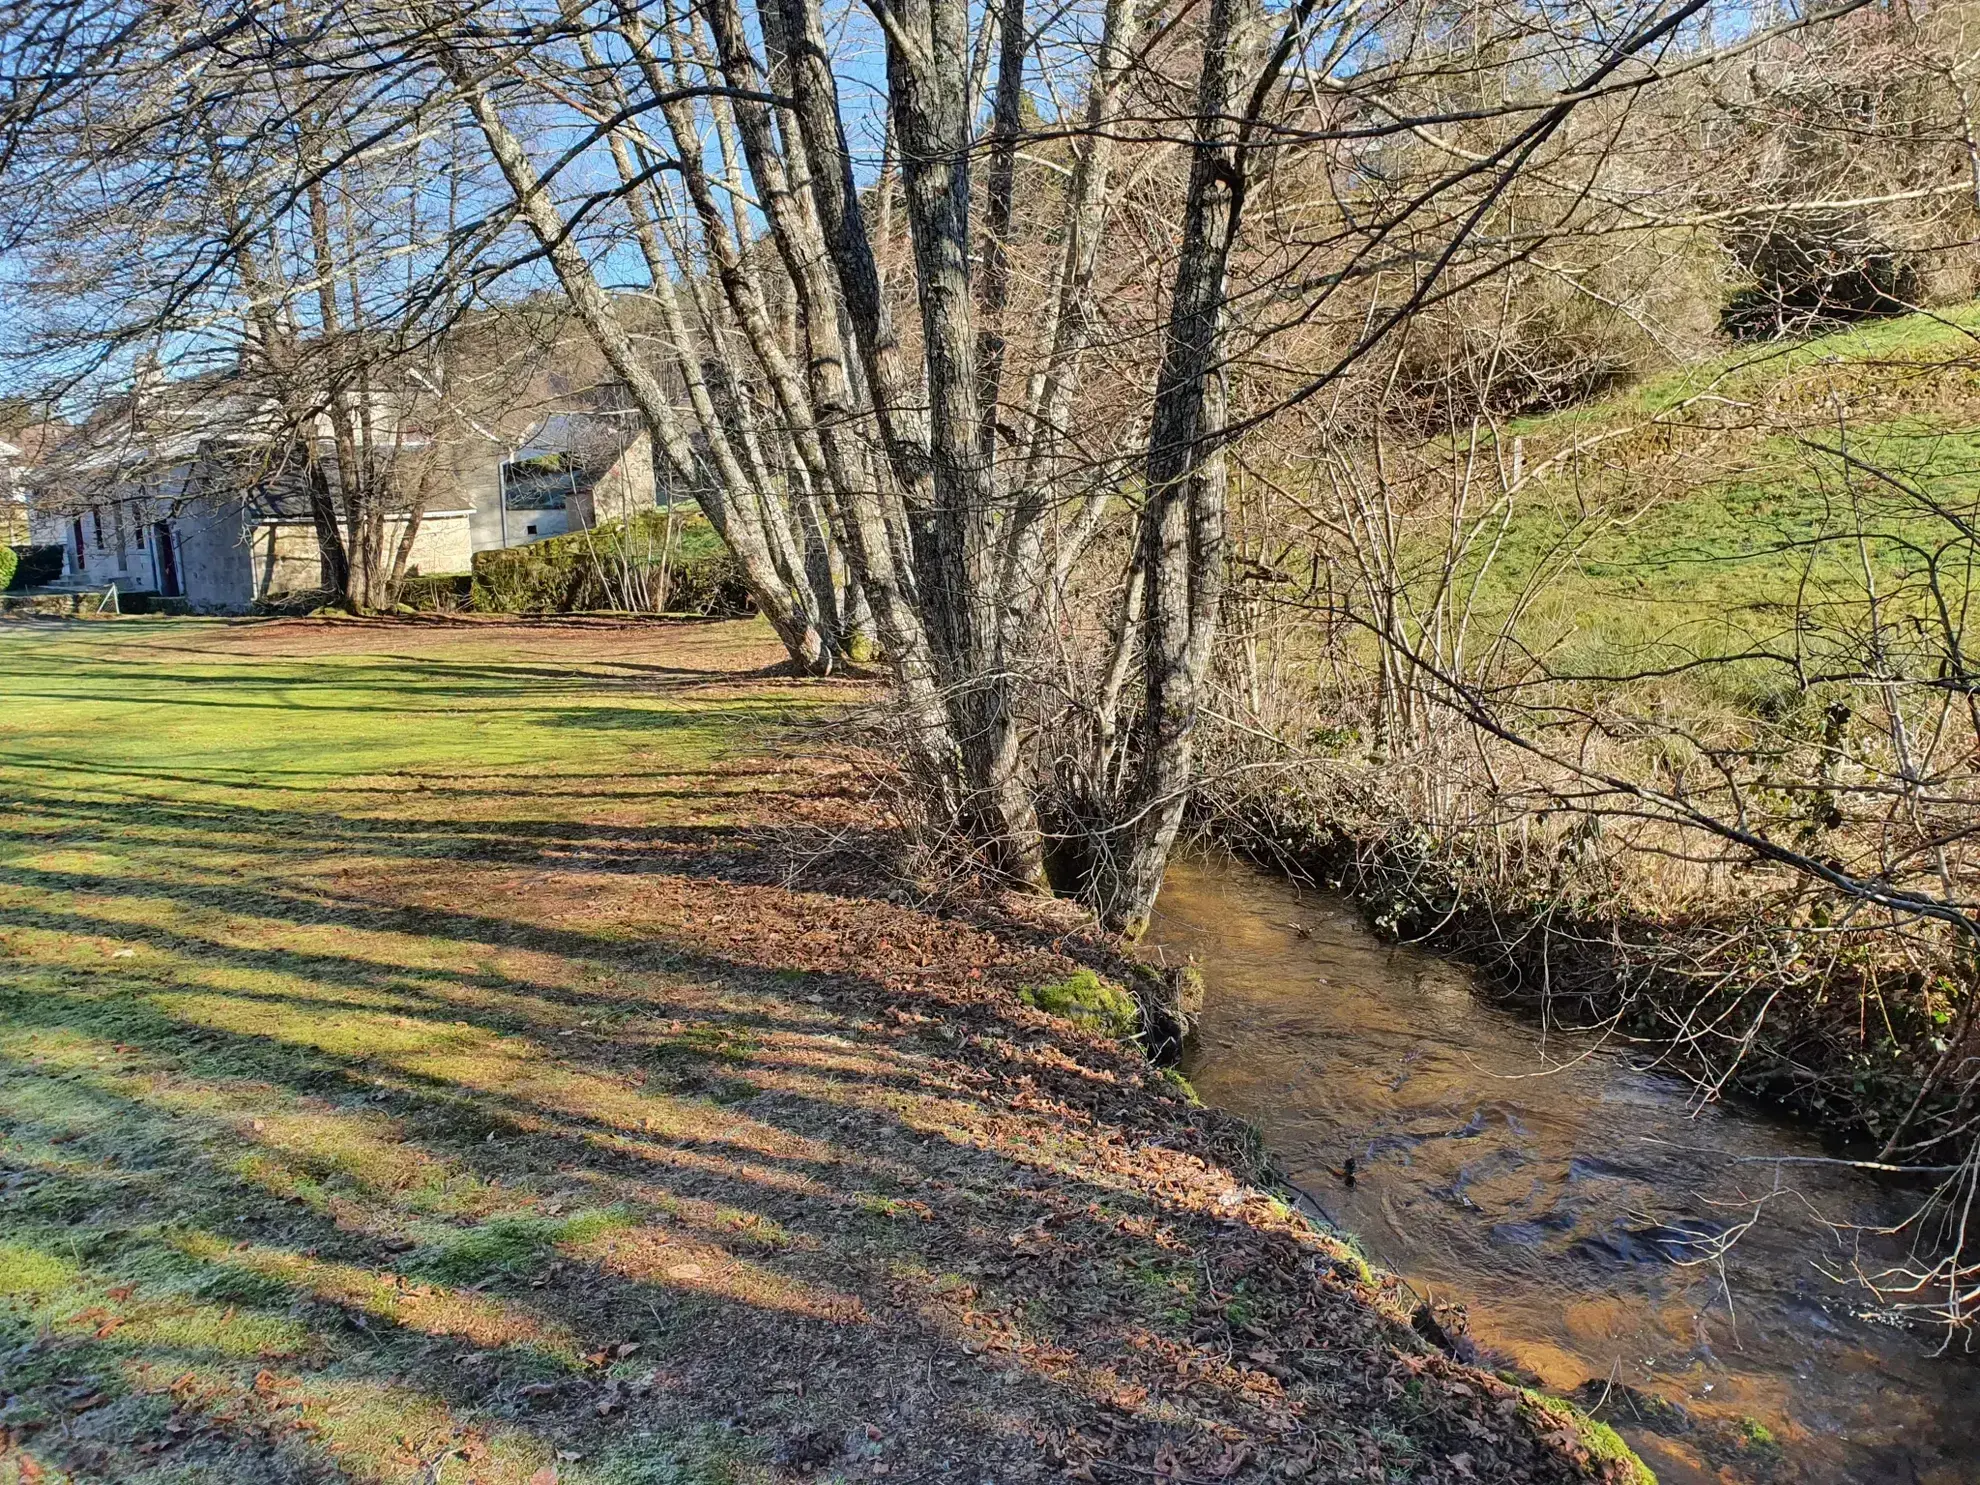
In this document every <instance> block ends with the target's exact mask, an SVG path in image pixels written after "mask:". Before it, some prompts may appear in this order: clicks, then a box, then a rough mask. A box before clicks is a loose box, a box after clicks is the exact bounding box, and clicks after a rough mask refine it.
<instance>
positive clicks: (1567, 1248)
mask: <svg viewBox="0 0 1980 1485" xmlns="http://www.w3.org/2000/svg"><path fill="white" fill-rule="evenodd" d="M1149 942H1150V944H1151V945H1152V946H1154V947H1156V948H1158V949H1159V950H1160V951H1161V952H1162V953H1163V954H1164V955H1166V957H1167V958H1168V959H1169V961H1170V962H1171V963H1179V962H1184V961H1193V962H1195V963H1196V964H1197V965H1198V966H1199V967H1200V968H1201V969H1202V971H1203V974H1204V979H1205V982H1206V986H1207V991H1208V996H1207V1002H1206V1005H1205V1008H1204V1014H1203V1021H1202V1025H1201V1027H1200V1029H1199V1032H1198V1035H1197V1037H1196V1039H1195V1042H1194V1043H1193V1046H1192V1051H1191V1054H1190V1056H1189V1058H1188V1059H1187V1060H1186V1063H1185V1068H1184V1070H1185V1071H1186V1072H1187V1073H1188V1074H1189V1076H1190V1078H1191V1079H1192V1080H1193V1081H1194V1083H1195V1084H1196V1088H1197V1091H1198V1092H1199V1093H1200V1094H1201V1095H1202V1096H1203V1098H1204V1099H1205V1100H1206V1101H1207V1102H1209V1103H1211V1104H1214V1105H1217V1106H1218V1107H1221V1108H1225V1109H1228V1110H1230V1111H1232V1112H1234V1113H1237V1114H1241V1115H1243V1116H1244V1117H1246V1118H1248V1119H1250V1120H1252V1121H1254V1122H1255V1123H1256V1124H1257V1125H1258V1126H1259V1128H1260V1129H1261V1131H1262V1133H1263V1135H1264V1138H1265V1142H1266V1144H1267V1145H1268V1146H1269V1147H1270V1149H1271V1150H1272V1151H1273V1153H1274V1154H1275V1155H1276V1156H1277V1158H1278V1160H1279V1161H1280V1163H1281V1164H1282V1165H1283V1166H1284V1167H1285V1169H1286V1171H1287V1173H1288V1174H1289V1175H1290V1176H1291V1178H1292V1179H1293V1181H1294V1182H1296V1183H1297V1184H1298V1185H1299V1187H1300V1188H1301V1189H1302V1190H1303V1191H1305V1192H1306V1193H1307V1194H1308V1196H1309V1198H1310V1199H1311V1200H1312V1201H1313V1202H1314V1204H1315V1205H1316V1206H1318V1207H1319V1208H1320V1210H1321V1212H1322V1214H1323V1215H1324V1216H1325V1217H1326V1218H1327V1219H1328V1220H1329V1221H1330V1222H1332V1223H1333V1224H1334V1225H1335V1226H1337V1227H1339V1228H1342V1229H1345V1230H1346V1231H1347V1232H1349V1233H1351V1234H1353V1235H1354V1236H1355V1237H1356V1238H1357V1239H1358V1240H1359V1241H1360V1243H1361V1244H1362V1246H1363V1247H1364V1249H1365V1250H1366V1251H1367V1252H1368V1254H1369V1256H1370V1258H1372V1259H1374V1260H1375V1261H1376V1262H1377V1263H1378V1264H1380V1265H1382V1266H1384V1267H1387V1268H1389V1269H1391V1270H1392V1271H1394V1272H1396V1273H1399V1274H1401V1275H1402V1276H1403V1277H1405V1278H1406V1279H1408V1280H1409V1281H1410V1283H1411V1284H1412V1285H1413V1286H1414V1287H1415V1288H1416V1289H1417V1290H1418V1291H1419V1292H1420V1293H1424V1294H1427V1295H1430V1296H1432V1297H1433V1298H1434V1299H1435V1300H1436V1301H1437V1302H1438V1303H1439V1304H1440V1305H1441V1304H1444V1303H1454V1304H1458V1305H1462V1306H1463V1307H1464V1309H1465V1311H1466V1312H1467V1314H1468V1319H1469V1326H1470V1339H1471V1341H1472V1342H1474V1343H1475V1344H1476V1345H1477V1346H1479V1347H1480V1348H1482V1350H1483V1352H1484V1357H1483V1358H1482V1359H1483V1360H1484V1362H1485V1364H1488V1365H1491V1364H1495V1363H1494V1361H1493V1358H1498V1361H1497V1363H1496V1364H1502V1365H1503V1364H1506V1363H1510V1364H1511V1365H1512V1366H1513V1367H1516V1368H1518V1369H1520V1370H1522V1371H1525V1372H1529V1373H1532V1374H1536V1375H1537V1376H1538V1377H1539V1378H1540V1379H1541V1380H1542V1382H1543V1383H1544V1384H1545V1385H1546V1387H1547V1388H1548V1389H1549V1390H1550V1391H1554V1392H1557V1393H1560V1394H1562V1395H1568V1394H1573V1395H1575V1396H1576V1397H1577V1398H1578V1399H1582V1400H1585V1401H1586V1402H1595V1401H1598V1400H1599V1401H1600V1402H1601V1408H1600V1412H1599V1416H1601V1417H1603V1418H1604V1419H1605V1420H1607V1421H1608V1422H1610V1423H1612V1424H1614V1425H1615V1426H1616V1428H1617V1429H1618V1430H1619V1431H1620V1432H1621V1433H1622V1434H1623V1436H1624V1437H1625V1438H1626V1439H1628V1440H1629V1442H1630V1443H1631V1445H1632V1446H1633V1447H1635V1448H1636V1449H1637V1451H1638V1453H1640V1454H1641V1455H1642V1456H1643V1458H1644V1460H1645V1461H1646V1462H1647V1463H1648V1464H1649V1465H1650V1467H1651V1468H1652V1469H1653V1470H1655V1471H1656V1473H1657V1475H1658V1478H1659V1479H1660V1480H1661V1481H1663V1482H1664V1485H1690V1482H1705V1481H1712V1482H1721V1485H1723V1482H1732V1481H1753V1482H1770V1481H1776V1482H1789V1481H1808V1482H1822V1485H1829V1482H1838V1485H1840V1482H1845V1481H1846V1482H1850V1485H1859V1482H1861V1485H1871V1482H1882V1481H1905V1482H1911V1481H1919V1482H1929V1485H1954V1482H1959V1485H1972V1482H1980V1361H1976V1360H1975V1359H1972V1358H1966V1357H1961V1356H1957V1355H1955V1356H1951V1357H1935V1356H1933V1355H1932V1354H1930V1353H1931V1351H1932V1349H1933V1345H1934V1342H1933V1338H1931V1337H1928V1336H1920V1335H1919V1334H1916V1333H1914V1332H1909V1331H1906V1330H1903V1329H1900V1328H1896V1327H1893V1326H1890V1325H1887V1324H1881V1323H1878V1322H1876V1321H1874V1320H1871V1319H1868V1318H1865V1314H1864V1311H1865V1306H1864V1303H1863V1295H1862V1293H1861V1291H1852V1290H1850V1289H1848V1288H1845V1287H1844V1286H1842V1285H1841V1284H1839V1283H1837V1282H1835V1281H1834V1280H1832V1279H1831V1278H1828V1277H1826V1276H1825V1274H1824V1272H1823V1268H1824V1267H1825V1266H1826V1267H1827V1268H1829V1269H1831V1270H1835V1269H1838V1268H1847V1267H1848V1266H1849V1265H1850V1263H1851V1262H1852V1260H1853V1258H1855V1257H1856V1256H1858V1255H1859V1254H1861V1255H1864V1256H1868V1257H1871V1258H1873V1259H1874V1258H1875V1257H1876V1255H1877V1254H1878V1253H1879V1252H1881V1251H1884V1250H1883V1249H1881V1248H1880V1246H1879V1245H1880V1244H1883V1243H1886V1242H1887V1241H1888V1240H1886V1239H1881V1238H1875V1237H1866V1236H1864V1235H1862V1234H1861V1233H1852V1232H1849V1231H1839V1230H1837V1229H1836V1228H1834V1227H1832V1226H1830V1225H1827V1224H1829V1223H1836V1222H1847V1223H1856V1224H1866V1225H1883V1224H1888V1223H1889V1222H1891V1221H1892V1220H1894V1219H1896V1218H1898V1217H1900V1216H1902V1215H1903V1214H1904V1213H1906V1212H1908V1211H1909V1210H1910V1209H1911V1205H1912V1203H1913V1200H1914V1198H1913V1197H1912V1196H1911V1194H1910V1193H1907V1192H1903V1191H1898V1190H1894V1189H1892V1188H1890V1187H1888V1186H1885V1185H1883V1184H1880V1183H1879V1182H1877V1181H1876V1180H1874V1179H1872V1178H1870V1177H1868V1176H1865V1175H1863V1174H1862V1173H1860V1172H1857V1171H1853V1170H1850V1169H1847V1168H1842V1167H1838V1166H1834V1165H1823V1164H1819V1163H1812V1162H1813V1161H1815V1160H1819V1159H1820V1157H1822V1155H1823V1153H1824V1152H1823V1151H1822V1149H1821V1147H1820V1146H1819V1145H1818V1144H1817V1143H1815V1142H1814V1141H1813V1140H1811V1139H1809V1138H1808V1137H1807V1136H1805V1135H1803V1134H1800V1133H1798V1132H1796V1131H1794V1130H1791V1129H1788V1128H1786V1127H1784V1126H1782V1125H1781V1124H1779V1123H1777V1122H1774V1121H1771V1120H1769V1119H1767V1118H1765V1117H1763V1116H1761V1115H1758V1114H1755V1113H1752V1112H1750V1111H1746V1110H1742V1109H1739V1108H1736V1107H1729V1106H1726V1105H1710V1106H1707V1107H1705V1108H1703V1109H1702V1110H1701V1109H1700V1108H1698V1107H1697V1105H1696V1104H1695V1102H1694V1100H1693V1099H1692V1097H1691V1092H1690V1089H1689V1087H1688V1085H1686V1084H1684V1083H1682V1082H1681V1081H1679V1080H1678V1079H1676V1078H1673V1077H1671V1076H1668V1075H1665V1074H1661V1073H1657V1072H1654V1071H1645V1070H1642V1069H1641V1068H1639V1067H1637V1066H1636V1065H1634V1064H1633V1063H1632V1062H1631V1061H1630V1060H1629V1059H1628V1058H1627V1057H1626V1056H1625V1055H1624V1054H1622V1053H1620V1052H1618V1051H1614V1050H1610V1049H1607V1048H1604V1047H1602V1046H1599V1045H1596V1044H1594V1043H1592V1042H1590V1041H1589V1040H1586V1039H1579V1038H1576V1037H1573V1036H1564V1035H1562V1034H1560V1033H1554V1034H1544V1033H1543V1030H1542V1028H1541V1026H1540V1025H1539V1023H1538V1022H1537V1020H1535V1019H1534V1018H1532V1017H1530V1016H1527V1015H1523V1014H1518V1013H1515V1012H1512V1011H1508V1010H1506V1009H1504V1008H1502V1007H1500V1006H1497V1005H1494V1004H1492V1003H1491V1002H1490V1000H1489V999H1487V998H1486V997H1485V996H1483V995H1481V994H1479V993H1478V992H1477V991H1476V989H1475V988H1474V984H1473V981H1472V980H1471V978H1470V977H1469V976H1468V975H1467V974H1466V973H1465V971H1464V970H1462V969H1461V968H1459V967H1457V966H1455V965H1452V964H1450V963H1448V962H1446V961H1442V960H1439V959H1437V958H1434V957H1432V956H1430V955H1428V954H1425V953H1422V952H1418V951H1413V950H1409V949H1399V948H1393V947H1390V946H1388V945H1386V944H1384V943H1383V942H1381V941H1380V940H1379V939H1377V938H1376V937H1375V936H1374V935H1373V934H1371V933H1370V932H1369V931H1368V930H1367V928H1365V927H1364V926H1363V924H1362V921H1361V918H1360V916H1359V915H1358V914H1357V913H1356V911H1355V910H1354V908H1353V907H1352V905H1350V904H1348V903H1346V902H1344V901H1341V900H1339V899H1335V898H1331V897H1327V896H1323V895H1316V894H1313V893H1310V892H1305V893H1303V892H1301V891H1299V890H1298V889H1296V888H1295V887H1294V886H1292V885H1291V884H1289V883H1286V882H1283V881H1281V880H1278V879H1276V878H1272V877H1268V876H1265V875H1264V874H1262V873H1259V872H1256V871H1254V870H1252V869H1251V868H1249V867H1246V866H1243V865H1240V864H1237V863H1231V862H1219V861H1179V862H1177V863H1176V864H1175V866H1174V867H1173V868H1172V869H1171V871H1170V874H1169V879H1168V883H1167V885H1166V886H1164V888H1163V890H1162V898H1161V902H1160V903H1159V904H1158V907H1157V911H1156V915H1155V920H1154V923H1153V926H1152V927H1151V929H1150V932H1149ZM1350 1159H1352V1160H1353V1162H1354V1165H1353V1167H1352V1171H1353V1179H1352V1180H1351V1181H1350V1180H1348V1179H1346V1172H1347V1171H1348V1169H1349V1167H1348V1164H1347V1162H1348V1161H1349V1160H1350ZM1742 1227H1744V1229H1745V1230H1744V1231H1743V1232H1741V1231H1740V1229H1741V1228H1742ZM1728 1237H1736V1239H1737V1240H1736V1241H1734V1242H1732V1243H1731V1245H1730V1247H1729V1248H1724V1251H1723V1256H1722V1257H1720V1258H1716V1259H1715V1258H1714V1256H1713V1255H1714V1253H1715V1252H1716V1251H1718V1250H1720V1249H1721V1247H1722V1246H1723V1243H1724V1240H1725V1239H1726V1238H1728ZM1460 1344H1462V1343H1460ZM1591 1380H1592V1382H1593V1384H1594V1385H1593V1388H1592V1389H1591V1390H1588V1391H1582V1390H1580V1389H1583V1388H1584V1387H1585V1386H1586V1384H1588V1383H1590V1382H1591ZM1605 1389H1606V1396H1605V1395H1604V1392H1605ZM1673 1405H1674V1406H1673Z"/></svg>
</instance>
